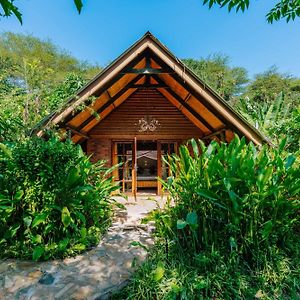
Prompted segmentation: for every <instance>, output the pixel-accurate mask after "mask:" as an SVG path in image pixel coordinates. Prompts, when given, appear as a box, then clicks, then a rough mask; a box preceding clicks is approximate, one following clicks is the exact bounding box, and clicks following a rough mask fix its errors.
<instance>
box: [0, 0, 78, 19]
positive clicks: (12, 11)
mask: <svg viewBox="0 0 300 300" xmlns="http://www.w3.org/2000/svg"><path fill="white" fill-rule="evenodd" d="M73 1H74V4H75V6H76V9H77V11H78V13H80V12H81V9H82V6H83V4H82V0H73ZM0 7H1V8H2V11H1V10H0V16H1V17H9V16H11V15H14V16H15V17H16V18H17V19H18V20H19V22H20V23H21V24H22V13H21V12H20V10H19V8H18V7H17V6H16V5H15V4H14V0H0Z"/></svg>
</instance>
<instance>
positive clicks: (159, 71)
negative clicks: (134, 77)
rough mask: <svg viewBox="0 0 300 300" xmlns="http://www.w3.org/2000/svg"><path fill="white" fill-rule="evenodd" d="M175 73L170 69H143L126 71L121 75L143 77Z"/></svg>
mask: <svg viewBox="0 0 300 300" xmlns="http://www.w3.org/2000/svg"><path fill="white" fill-rule="evenodd" d="M171 73H174V71H172V70H170V69H168V68H161V69H154V68H142V69H125V70H124V71H123V72H122V73H121V74H143V75H151V74H171Z"/></svg>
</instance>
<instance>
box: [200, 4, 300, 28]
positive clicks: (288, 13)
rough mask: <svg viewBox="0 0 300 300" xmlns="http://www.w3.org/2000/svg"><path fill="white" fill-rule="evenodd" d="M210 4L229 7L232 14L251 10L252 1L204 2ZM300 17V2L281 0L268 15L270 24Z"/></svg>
mask: <svg viewBox="0 0 300 300" xmlns="http://www.w3.org/2000/svg"><path fill="white" fill-rule="evenodd" d="M205 4H208V6H209V8H211V7H212V6H213V5H217V6H219V7H227V8H228V11H229V12H230V11H231V10H232V9H235V10H236V11H237V12H238V11H242V12H244V11H245V10H247V9H248V8H249V5H250V0H203V5H205ZM299 16H300V1H299V0H281V1H279V2H278V3H276V4H275V5H274V7H273V8H272V9H271V10H270V11H269V12H268V13H267V15H266V18H267V21H268V22H269V23H273V22H274V21H278V20H280V19H285V20H286V21H287V22H289V21H290V20H293V21H294V20H295V18H297V17H299Z"/></svg>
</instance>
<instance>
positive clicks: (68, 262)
mask: <svg viewBox="0 0 300 300" xmlns="http://www.w3.org/2000/svg"><path fill="white" fill-rule="evenodd" d="M122 201H123V202H122ZM121 202H122V203H124V200H121ZM126 207H127V209H128V211H127V212H125V211H123V210H120V211H118V212H117V214H116V218H115V221H114V222H113V226H112V227H111V228H109V230H108V232H107V234H106V235H105V236H104V237H103V238H102V241H101V242H100V244H99V245H98V246H97V247H95V248H93V249H91V250H90V251H89V252H86V253H85V254H82V255H78V256H76V257H73V258H66V259H63V260H53V261H48V262H32V261H18V260H2V261H1V260H0V299H1V300H6V299H7V300H41V299H42V300H48V299H49V300H50V299H51V300H54V299H70V300H71V299H74V300H81V299H82V300H84V299H88V300H95V299H109V296H110V295H111V292H112V291H114V290H118V289H119V288H121V287H122V286H124V285H125V284H127V281H128V279H129V278H130V276H131V275H132V273H133V271H134V270H135V269H136V266H137V265H139V264H140V263H141V262H142V261H143V260H144V259H145V258H146V256H147V251H145V249H143V248H141V247H133V246H131V243H132V242H133V241H138V242H141V243H142V244H144V245H146V246H147V247H149V246H151V245H152V244H153V238H152V237H151V232H152V231H153V230H154V224H151V228H150V229H149V227H150V226H148V225H147V224H141V223H140V220H141V219H142V218H143V217H144V216H145V214H146V213H147V212H149V211H150V210H151V209H154V208H155V207H156V204H155V205H154V204H153V203H152V204H151V201H149V200H145V199H144V200H143V199H140V200H139V201H138V202H132V203H130V205H128V204H127V205H126ZM133 263H134V265H135V267H133Z"/></svg>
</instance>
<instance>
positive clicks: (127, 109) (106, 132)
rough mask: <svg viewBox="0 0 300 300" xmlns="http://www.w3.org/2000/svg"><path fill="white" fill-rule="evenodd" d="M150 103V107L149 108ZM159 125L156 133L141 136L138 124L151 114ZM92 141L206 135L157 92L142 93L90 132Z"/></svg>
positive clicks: (123, 104)
mask: <svg viewBox="0 0 300 300" xmlns="http://www.w3.org/2000/svg"><path fill="white" fill-rule="evenodd" d="M147 103H148V105H147ZM147 111H148V115H149V116H151V117H153V118H155V119H157V120H158V121H159V124H160V125H159V127H158V129H157V130H155V131H154V132H150V131H147V132H139V126H138V120H139V119H140V118H142V117H144V116H145V115H146V114H147ZM89 135H90V136H91V137H92V138H97V137H99V138H101V137H103V136H110V137H112V138H113V137H114V136H118V138H119V137H121V136H126V137H128V136H132V137H134V136H139V137H140V138H141V136H145V138H146V137H148V138H149V137H151V136H154V135H155V139H158V138H161V139H164V138H165V139H168V137H172V138H174V136H178V137H185V138H186V139H188V138H190V137H195V138H196V137H201V136H202V135H203V134H202V132H201V131H200V130H199V128H198V127H196V126H195V125H194V124H193V123H192V122H191V121H189V120H188V119H187V118H186V117H185V116H184V115H183V114H182V113H181V112H180V111H179V110H178V109H177V108H176V107H175V106H174V105H172V104H171V103H170V102H169V101H168V100H167V99H166V98H165V97H164V96H162V95H161V94H160V93H159V92H158V91H156V90H155V89H148V90H145V89H139V90H137V91H136V92H135V93H134V94H132V95H131V96H130V97H129V98H128V99H127V100H126V101H125V102H123V103H122V104H121V105H120V106H119V107H117V108H116V109H115V110H114V111H113V112H112V113H111V114H110V115H108V116H107V117H106V118H105V119H103V120H101V121H100V122H99V123H98V124H97V125H96V126H95V127H94V128H93V129H92V130H91V131H90V132H89Z"/></svg>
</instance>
